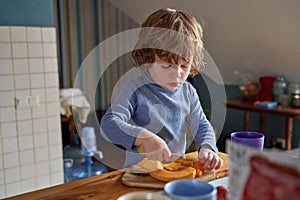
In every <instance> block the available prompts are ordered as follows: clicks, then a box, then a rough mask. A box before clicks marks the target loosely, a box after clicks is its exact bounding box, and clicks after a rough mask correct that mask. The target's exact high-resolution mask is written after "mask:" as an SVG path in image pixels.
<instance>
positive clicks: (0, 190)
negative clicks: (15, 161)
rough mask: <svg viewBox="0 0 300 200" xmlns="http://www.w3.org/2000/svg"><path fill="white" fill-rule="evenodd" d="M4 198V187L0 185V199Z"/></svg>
mask: <svg viewBox="0 0 300 200" xmlns="http://www.w3.org/2000/svg"><path fill="white" fill-rule="evenodd" d="M0 178H1V177H0ZM4 197H6V193H5V187H4V185H0V198H1V199H4Z"/></svg>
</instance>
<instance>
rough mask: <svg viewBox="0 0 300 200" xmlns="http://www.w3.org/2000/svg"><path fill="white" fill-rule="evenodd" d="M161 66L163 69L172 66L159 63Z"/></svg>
mask: <svg viewBox="0 0 300 200" xmlns="http://www.w3.org/2000/svg"><path fill="white" fill-rule="evenodd" d="M161 67H162V68H164V69H169V68H170V67H172V66H171V65H161Z"/></svg>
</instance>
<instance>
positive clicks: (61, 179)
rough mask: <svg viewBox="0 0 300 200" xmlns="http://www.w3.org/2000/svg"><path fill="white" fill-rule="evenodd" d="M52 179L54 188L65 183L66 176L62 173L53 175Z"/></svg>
mask: <svg viewBox="0 0 300 200" xmlns="http://www.w3.org/2000/svg"><path fill="white" fill-rule="evenodd" d="M50 178H51V185H52V186H54V185H58V184H62V183H63V182H64V176H63V174H62V173H61V172H59V173H52V174H51V177H50Z"/></svg>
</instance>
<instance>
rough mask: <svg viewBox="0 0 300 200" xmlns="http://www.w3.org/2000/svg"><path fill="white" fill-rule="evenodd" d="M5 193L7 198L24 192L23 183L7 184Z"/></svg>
mask: <svg viewBox="0 0 300 200" xmlns="http://www.w3.org/2000/svg"><path fill="white" fill-rule="evenodd" d="M5 192H6V195H7V197H11V196H15V195H17V194H19V193H21V192H22V190H21V183H20V182H15V183H9V184H6V188H5Z"/></svg>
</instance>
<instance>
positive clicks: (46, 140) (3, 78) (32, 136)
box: [0, 26, 63, 198]
mask: <svg viewBox="0 0 300 200" xmlns="http://www.w3.org/2000/svg"><path fill="white" fill-rule="evenodd" d="M58 84H59V81H58V67H57V50H56V35H55V28H54V27H50V28H48V27H43V28H40V27H4V26H2V27H1V26H0V198H4V197H9V196H14V195H16V194H20V193H24V192H29V191H32V190H36V189H40V188H44V187H49V186H52V185H56V184H60V183H63V160H62V139H61V125H60V110H59V85H58ZM22 96H38V97H39V101H40V106H39V107H38V108H23V109H20V108H16V106H15V98H16V97H22Z"/></svg>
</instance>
